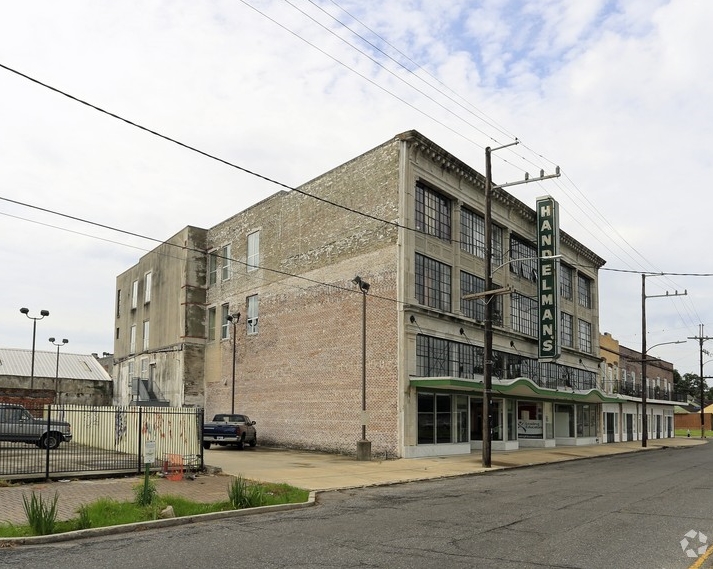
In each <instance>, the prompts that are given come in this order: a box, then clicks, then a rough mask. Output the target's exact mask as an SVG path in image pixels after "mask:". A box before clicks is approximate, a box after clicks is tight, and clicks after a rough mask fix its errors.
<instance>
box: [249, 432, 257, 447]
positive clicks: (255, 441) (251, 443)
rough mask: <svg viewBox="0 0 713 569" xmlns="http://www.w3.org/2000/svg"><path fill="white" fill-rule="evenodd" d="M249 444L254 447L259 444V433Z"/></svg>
mask: <svg viewBox="0 0 713 569" xmlns="http://www.w3.org/2000/svg"><path fill="white" fill-rule="evenodd" d="M248 444H249V445H250V446H251V447H252V448H255V445H257V435H256V436H255V438H254V439H253V440H251V441H250V442H249V443H248Z"/></svg>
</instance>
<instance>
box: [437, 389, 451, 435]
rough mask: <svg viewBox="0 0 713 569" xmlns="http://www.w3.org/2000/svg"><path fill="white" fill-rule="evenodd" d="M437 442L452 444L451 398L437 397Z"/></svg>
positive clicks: (447, 396)
mask: <svg viewBox="0 0 713 569" xmlns="http://www.w3.org/2000/svg"><path fill="white" fill-rule="evenodd" d="M436 442H437V443H450V442H451V396H450V395H436Z"/></svg>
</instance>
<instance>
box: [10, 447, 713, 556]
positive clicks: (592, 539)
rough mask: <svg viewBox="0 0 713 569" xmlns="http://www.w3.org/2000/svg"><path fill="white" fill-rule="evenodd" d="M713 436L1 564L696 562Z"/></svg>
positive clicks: (387, 490)
mask: <svg viewBox="0 0 713 569" xmlns="http://www.w3.org/2000/svg"><path fill="white" fill-rule="evenodd" d="M711 471H713V446H712V445H710V444H707V445H700V446H695V447H690V448H663V449H660V450H656V451H653V452H644V453H631V454H622V455H617V456H603V457H598V458H592V459H589V460H577V461H568V462H561V463H554V464H547V465H542V466H533V467H531V468H517V469H510V470H498V471H494V472H491V473H488V474H475V475H463V476H457V477H453V478H441V479H435V480H426V481H419V482H408V483H402V484H392V485H386V486H373V487H366V488H349V489H342V490H335V491H329V492H323V493H320V494H318V498H317V501H318V504H317V506H316V507H312V508H307V509H301V510H295V511H290V512H281V513H265V514H256V515H252V516H246V517H242V518H236V519H230V520H217V521H212V522H210V523H201V524H195V525H191V526H181V527H177V528H170V529H155V530H148V531H143V532H137V533H133V534H128V535H127V534H122V535H114V536H109V537H103V538H95V539H92V540H82V541H75V542H66V543H60V544H54V545H52V546H51V547H46V546H22V547H17V548H10V549H6V550H4V551H3V550H0V563H1V564H2V566H3V567H23V568H24V567H28V568H29V567H32V568H37V569H43V568H56V569H69V568H71V569H96V568H97V567H102V568H113V567H117V568H118V567H121V568H124V567H127V566H128V567H151V568H163V567H166V568H169V567H186V566H196V567H234V566H246V567H250V568H251V569H260V568H270V569H281V568H290V569H292V568H302V567H305V568H307V567H308V568H319V569H329V568H347V567H348V568H351V567H388V568H399V567H404V568H409V569H420V568H432V567H443V568H455V569H460V568H466V567H467V568H469V569H470V568H473V567H478V568H480V567H485V568H490V567H492V568H496V567H497V568H499V569H500V568H504V569H508V568H515V567H517V568H535V567H537V568H542V567H568V568H574V567H576V568H600V567H602V568H604V567H606V568H610V567H626V568H639V567H641V568H644V567H645V568H651V567H655V568H656V567H658V568H670V569H677V568H687V567H690V566H691V565H692V564H693V562H694V561H695V559H691V558H689V557H687V556H686V554H685V552H684V551H683V549H682V546H681V541H682V539H683V538H684V536H685V535H686V534H687V533H689V532H691V531H695V532H696V535H698V533H699V532H700V533H702V534H704V535H713V531H712V530H713V519H712V516H711V508H712V507H713V500H712V499H711V486H712V484H711V482H710V473H711Z"/></svg>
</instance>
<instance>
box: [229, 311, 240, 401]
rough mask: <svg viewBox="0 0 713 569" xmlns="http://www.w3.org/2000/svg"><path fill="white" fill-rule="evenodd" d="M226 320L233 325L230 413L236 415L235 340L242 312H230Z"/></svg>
mask: <svg viewBox="0 0 713 569" xmlns="http://www.w3.org/2000/svg"><path fill="white" fill-rule="evenodd" d="M226 320H227V321H228V322H230V323H231V324H232V325H233V388H232V395H231V397H230V414H231V415H234V414H235V340H236V336H237V335H238V334H237V326H238V322H239V321H240V312H236V313H235V314H229V315H228V316H227V317H226Z"/></svg>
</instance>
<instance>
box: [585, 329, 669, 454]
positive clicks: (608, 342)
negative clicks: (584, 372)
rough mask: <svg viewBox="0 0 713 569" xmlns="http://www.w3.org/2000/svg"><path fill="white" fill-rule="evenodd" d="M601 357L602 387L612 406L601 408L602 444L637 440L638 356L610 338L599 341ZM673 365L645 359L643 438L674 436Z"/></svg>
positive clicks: (639, 425)
mask: <svg viewBox="0 0 713 569" xmlns="http://www.w3.org/2000/svg"><path fill="white" fill-rule="evenodd" d="M599 349H600V353H601V355H602V387H603V389H604V391H605V392H606V393H607V394H608V395H609V396H614V397H616V399H617V401H616V402H608V403H604V404H603V405H602V413H603V418H602V421H603V430H604V441H605V442H622V441H634V440H641V438H642V433H643V424H642V423H643V421H642V404H643V401H642V394H643V389H642V381H641V378H642V373H643V365H642V364H643V360H644V358H643V356H642V355H641V352H637V351H636V350H632V349H631V348H627V347H625V346H622V345H620V344H619V342H618V341H617V340H615V339H614V338H613V337H612V336H611V334H609V333H605V334H602V335H601V337H600V339H599ZM673 371H674V370H673V364H672V363H670V362H667V361H664V360H661V359H658V358H654V357H652V356H649V357H648V358H647V360H646V416H647V427H648V434H647V438H655V439H660V438H668V437H673V436H674V434H675V433H674V430H675V424H674V412H675V408H676V407H677V405H678V404H679V402H678V400H677V395H676V393H675V392H674V385H673Z"/></svg>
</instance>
